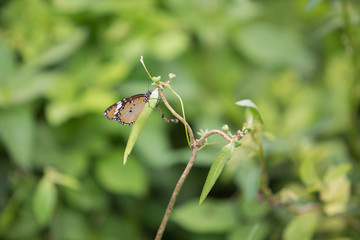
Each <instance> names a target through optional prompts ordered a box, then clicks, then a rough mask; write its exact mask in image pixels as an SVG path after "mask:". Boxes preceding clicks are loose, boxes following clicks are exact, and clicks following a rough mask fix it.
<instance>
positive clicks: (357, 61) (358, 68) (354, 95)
mask: <svg viewBox="0 0 360 240" xmlns="http://www.w3.org/2000/svg"><path fill="white" fill-rule="evenodd" d="M351 10H352V7H351V3H350V1H349V0H343V18H344V22H345V26H344V34H345V37H346V40H347V41H346V42H345V43H344V45H345V48H346V49H349V50H350V54H351V58H352V64H353V68H354V74H353V82H352V86H351V92H350V94H349V98H350V104H351V109H352V112H351V116H350V117H351V125H352V127H351V128H349V132H348V134H347V135H348V142H349V147H350V151H351V154H352V155H353V156H354V158H355V159H357V160H358V161H359V162H360V148H359V146H360V138H359V133H360V124H359V122H360V116H359V114H358V109H359V108H360V53H359V45H358V43H359V40H358V39H357V38H356V32H355V29H354V24H353V23H352V20H351V19H352V18H351Z"/></svg>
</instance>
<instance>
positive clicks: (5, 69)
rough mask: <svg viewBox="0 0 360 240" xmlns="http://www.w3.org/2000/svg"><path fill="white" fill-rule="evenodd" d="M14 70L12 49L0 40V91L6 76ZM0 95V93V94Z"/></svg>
mask: <svg viewBox="0 0 360 240" xmlns="http://www.w3.org/2000/svg"><path fill="white" fill-rule="evenodd" d="M14 68H15V56H14V53H13V52H12V49H11V48H10V47H8V46H7V45H6V44H5V43H4V42H3V41H2V39H1V38H0V89H1V88H2V85H3V82H4V81H5V80H6V78H7V77H8V75H9V74H10V73H11V72H12V71H13V69H14ZM0 95H1V93H0Z"/></svg>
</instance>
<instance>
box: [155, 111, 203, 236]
mask: <svg viewBox="0 0 360 240" xmlns="http://www.w3.org/2000/svg"><path fill="white" fill-rule="evenodd" d="M174 116H175V115H174ZM189 129H190V128H189ZM198 150H199V149H198V147H197V146H195V147H194V148H193V151H192V154H191V158H190V161H189V162H188V164H187V165H186V168H185V170H184V172H183V173H182V175H181V177H180V179H179V181H178V182H177V184H176V187H175V189H174V192H173V194H172V196H171V198H170V201H169V204H168V206H167V208H166V211H165V215H164V218H163V220H162V221H161V224H160V226H159V229H158V232H157V234H156V237H155V240H160V239H161V238H162V235H163V234H164V231H165V227H166V224H167V222H168V220H169V217H170V213H171V212H172V209H173V207H174V204H175V201H176V198H177V196H178V194H179V192H180V189H181V187H182V185H183V183H184V182H185V179H186V177H187V176H188V175H189V172H190V170H191V168H192V166H193V165H194V162H195V158H196V155H197V152H198Z"/></svg>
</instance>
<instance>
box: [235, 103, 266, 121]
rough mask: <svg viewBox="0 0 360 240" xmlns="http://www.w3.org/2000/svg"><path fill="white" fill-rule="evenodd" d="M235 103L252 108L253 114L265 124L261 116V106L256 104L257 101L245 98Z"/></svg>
mask: <svg viewBox="0 0 360 240" xmlns="http://www.w3.org/2000/svg"><path fill="white" fill-rule="evenodd" d="M235 104H236V105H239V106H241V107H246V108H249V109H250V110H251V113H252V114H253V116H255V117H257V118H258V119H259V121H260V123H261V124H264V121H263V119H262V117H261V114H260V111H259V108H258V107H257V106H256V105H255V103H254V102H253V101H251V100H250V99H244V100H241V101H238V102H236V103H235Z"/></svg>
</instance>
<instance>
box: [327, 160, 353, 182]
mask: <svg viewBox="0 0 360 240" xmlns="http://www.w3.org/2000/svg"><path fill="white" fill-rule="evenodd" d="M350 170H351V164H350V163H343V164H340V165H338V166H334V167H330V168H329V170H328V171H327V172H326V175H325V177H324V182H325V183H329V182H331V181H333V180H336V179H337V178H339V177H343V176H346V174H348V172H349V171H350Z"/></svg>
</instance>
